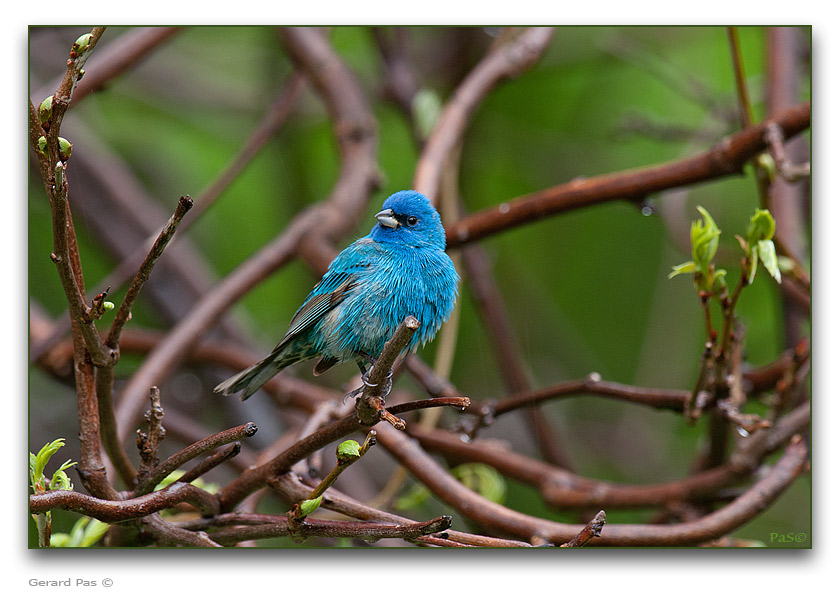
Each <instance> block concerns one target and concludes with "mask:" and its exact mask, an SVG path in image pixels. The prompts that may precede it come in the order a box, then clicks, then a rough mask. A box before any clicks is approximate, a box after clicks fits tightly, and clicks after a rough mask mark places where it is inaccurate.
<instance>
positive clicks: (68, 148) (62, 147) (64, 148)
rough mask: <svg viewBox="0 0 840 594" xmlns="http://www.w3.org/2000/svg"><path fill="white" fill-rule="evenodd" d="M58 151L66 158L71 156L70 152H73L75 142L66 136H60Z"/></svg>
mask: <svg viewBox="0 0 840 594" xmlns="http://www.w3.org/2000/svg"><path fill="white" fill-rule="evenodd" d="M58 152H59V154H60V155H61V156H62V157H63V158H64V159H65V160H66V159H69V158H70V153H72V152H73V143H72V142H70V141H69V140H67V139H66V138H62V137H61V136H59V137H58Z"/></svg>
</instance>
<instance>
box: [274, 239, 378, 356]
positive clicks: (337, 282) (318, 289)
mask: <svg viewBox="0 0 840 594" xmlns="http://www.w3.org/2000/svg"><path fill="white" fill-rule="evenodd" d="M371 243H372V242H370V240H365V239H361V240H359V241H357V242H355V243H354V244H352V245H350V246H349V247H348V248H347V249H345V250H344V251H343V252H341V253H340V254H339V255H338V256H337V257H336V259H335V260H333V262H332V264H331V265H330V268H329V270H328V271H327V273H326V274H325V275H324V278H322V279H321V281H320V282H319V283H318V284H317V285H315V287H314V288H313V289H312V291H311V292H310V293H309V296H308V297H307V298H306V301H304V302H303V305H301V306H300V308H299V309H298V310H297V311H296V312H295V315H294V317H293V318H292V321H291V323H290V324H289V331H288V332H286V335H285V336H284V337H283V340H281V341H280V343H279V344H278V345H277V346H276V347H275V348H274V351H275V352H276V351H278V350H280V349H282V348H283V347H284V346H285V345H286V344H287V343H288V342H289V340H291V339H292V338H294V337H295V336H297V335H299V334H300V333H301V332H303V331H305V330H306V329H308V328H310V327H311V326H312V325H313V324H314V323H316V322H317V321H318V320H320V319H321V318H322V317H323V316H324V314H326V313H327V312H328V311H330V310H331V309H332V308H333V307H335V306H336V305H338V304H339V303H341V301H342V300H343V299H344V298H345V297H346V296H347V294H348V293H349V292H350V291H351V290H353V288H354V287H355V286H356V284H357V282H358V279H359V274H360V273H362V272H363V271H364V270H366V269H367V268H368V267H369V265H370V261H369V257H370V255H371V248H372V247H373V246H372V245H371ZM373 249H375V248H373Z"/></svg>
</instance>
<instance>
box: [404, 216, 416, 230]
mask: <svg viewBox="0 0 840 594" xmlns="http://www.w3.org/2000/svg"><path fill="white" fill-rule="evenodd" d="M405 222H406V223H408V224H409V225H411V226H412V227H413V226H414V225H416V224H417V217H415V216H414V215H411V216H410V217H408V218H407V219H406V220H405Z"/></svg>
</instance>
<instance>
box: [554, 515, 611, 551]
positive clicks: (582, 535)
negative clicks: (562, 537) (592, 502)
mask: <svg viewBox="0 0 840 594" xmlns="http://www.w3.org/2000/svg"><path fill="white" fill-rule="evenodd" d="M606 523H607V514H605V513H604V510H601V511H599V512H598V513H597V514H595V517H594V518H592V519H591V520H590V521H589V523H588V524H587V525H586V526H584V527H583V530H581V531H580V532H579V533H578V534H577V536H575V537H574V538H573V539H572V540H570V541H569V542H564V543H563V544H561V545H560V546H561V547H582V546H584V545H585V544H586V543H588V542H589V541H590V540H592V539H593V538H598V537H599V536H601V530H602V529H603V528H604V524H606Z"/></svg>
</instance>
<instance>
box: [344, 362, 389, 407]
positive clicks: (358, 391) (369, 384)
mask: <svg viewBox="0 0 840 594" xmlns="http://www.w3.org/2000/svg"><path fill="white" fill-rule="evenodd" d="M369 373H370V370H368V371H366V372H364V373H363V374H362V385H361V386H359V387H358V388H356V389H355V390H352V391H350V392H348V393H347V394H345V395H344V399H343V400H342V404H346V403H347V399H348V398H353V397H355V396H358V395H359V394H361V393H362V392H364V391H365V388H375V387H377V386H378V385H379V384H375V383H372V382H371V381H370V379H369V377H368V375H369ZM393 377H394V370H393V369H391V370H390V371H388V375H387V376H386V377H385V387H384V388H383V389H382V394H381V397H382V398H385V397H386V396H387V395H388V394H390V393H391V388H392V387H393V385H394V383H393Z"/></svg>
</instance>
